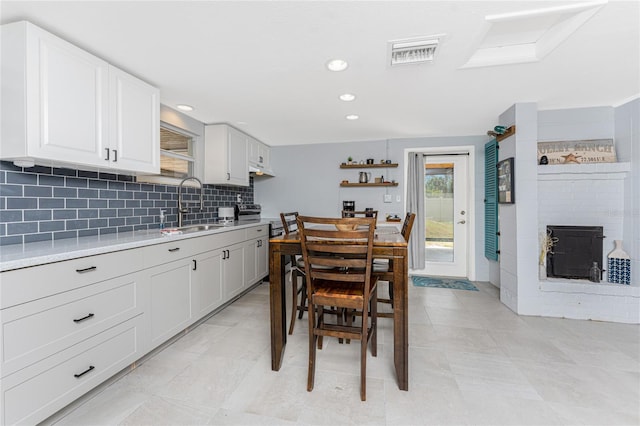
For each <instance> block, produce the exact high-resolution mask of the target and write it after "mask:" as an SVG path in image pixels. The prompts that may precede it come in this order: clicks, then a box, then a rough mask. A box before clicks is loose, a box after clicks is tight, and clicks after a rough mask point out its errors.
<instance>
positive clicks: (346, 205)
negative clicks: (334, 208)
mask: <svg viewBox="0 0 640 426" xmlns="http://www.w3.org/2000/svg"><path fill="white" fill-rule="evenodd" d="M342 211H343V217H354V216H355V215H354V214H353V213H344V212H354V211H356V202H355V201H343V202H342Z"/></svg>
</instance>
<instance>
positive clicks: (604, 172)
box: [538, 163, 631, 180]
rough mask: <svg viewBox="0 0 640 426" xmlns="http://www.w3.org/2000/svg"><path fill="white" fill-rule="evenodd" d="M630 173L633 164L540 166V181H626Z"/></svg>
mask: <svg viewBox="0 0 640 426" xmlns="http://www.w3.org/2000/svg"><path fill="white" fill-rule="evenodd" d="M630 171H631V163H594V164H553V165H546V166H538V179H539V180H576V179H598V180H602V179H624V178H625V177H626V175H627V173H629V172H630Z"/></svg>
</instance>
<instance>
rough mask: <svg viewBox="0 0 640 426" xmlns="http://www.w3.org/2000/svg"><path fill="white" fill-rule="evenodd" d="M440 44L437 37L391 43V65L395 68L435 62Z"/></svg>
mask: <svg viewBox="0 0 640 426" xmlns="http://www.w3.org/2000/svg"><path fill="white" fill-rule="evenodd" d="M439 42H440V39H439V38H438V37H437V36H430V37H421V38H413V39H406V40H395V41H390V42H389V47H390V49H389V56H390V64H391V66H394V65H404V64H424V63H428V62H433V59H434V57H435V54H436V49H437V48H438V43H439Z"/></svg>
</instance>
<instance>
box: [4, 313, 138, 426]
mask: <svg viewBox="0 0 640 426" xmlns="http://www.w3.org/2000/svg"><path fill="white" fill-rule="evenodd" d="M143 327H144V326H143V324H142V318H141V316H137V317H134V318H132V319H130V320H128V321H125V322H123V323H121V324H118V325H116V326H114V327H112V328H109V329H107V330H105V331H103V332H102V333H99V334H97V335H95V336H92V337H90V338H88V339H86V340H82V341H79V342H78V343H77V344H76V345H74V346H72V347H69V348H67V349H65V350H63V351H60V352H57V353H55V354H53V355H51V356H50V357H48V358H45V359H43V360H41V361H40V362H38V363H36V364H33V365H30V366H29V367H27V368H24V369H22V370H19V371H17V372H15V373H13V374H11V375H9V376H6V377H4V378H3V379H2V380H0V398H1V400H2V404H0V407H1V408H2V409H0V424H3V425H13V424H37V423H38V422H40V421H42V420H44V419H46V418H47V417H49V416H50V415H52V414H53V413H55V412H56V411H58V410H60V409H62V408H63V407H65V406H66V405H68V404H69V403H71V402H73V401H74V400H75V399H77V398H79V397H80V396H82V395H83V394H85V393H87V392H88V391H90V390H91V389H92V388H94V387H96V386H97V385H99V384H100V383H102V382H104V381H105V380H107V379H108V378H109V377H111V376H113V375H114V374H116V373H117V372H119V371H120V370H122V369H123V368H125V367H126V366H127V365H129V364H131V363H132V362H134V361H135V360H136V359H138V358H140V357H141V356H142V355H143V352H142V351H141V349H140V347H139V343H138V342H139V340H138V335H139V334H141V333H144V331H143Z"/></svg>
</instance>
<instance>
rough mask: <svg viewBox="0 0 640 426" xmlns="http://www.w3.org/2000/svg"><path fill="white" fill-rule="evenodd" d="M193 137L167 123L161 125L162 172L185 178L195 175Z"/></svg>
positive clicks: (164, 174)
mask: <svg viewBox="0 0 640 426" xmlns="http://www.w3.org/2000/svg"><path fill="white" fill-rule="evenodd" d="M193 163H194V158H193V137H192V136H191V135H188V134H186V133H184V132H181V131H180V130H179V129H177V128H174V127H169V126H167V125H165V124H163V125H162V127H160V174H161V175H162V176H166V177H172V178H178V179H183V178H185V177H187V176H193Z"/></svg>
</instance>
